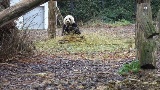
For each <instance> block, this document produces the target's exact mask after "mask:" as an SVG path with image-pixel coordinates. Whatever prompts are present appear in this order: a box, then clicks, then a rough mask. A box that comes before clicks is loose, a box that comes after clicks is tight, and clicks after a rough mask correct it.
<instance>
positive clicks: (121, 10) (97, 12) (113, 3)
mask: <svg viewBox="0 0 160 90" xmlns="http://www.w3.org/2000/svg"><path fill="white" fill-rule="evenodd" d="M135 1H136V0H74V1H73V0H70V1H63V2H58V7H59V8H60V10H61V13H62V15H63V16H66V15H68V14H72V15H73V16H74V17H75V19H76V21H78V22H80V21H82V22H87V21H89V20H91V19H99V20H101V21H103V22H114V21H119V20H121V19H125V20H127V21H130V22H133V21H134V20H135V11H136V2H135ZM151 5H152V9H153V17H154V18H155V17H156V15H157V11H158V10H159V8H160V0H152V2H151Z"/></svg>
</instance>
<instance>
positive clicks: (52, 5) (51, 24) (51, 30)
mask: <svg viewBox="0 0 160 90" xmlns="http://www.w3.org/2000/svg"><path fill="white" fill-rule="evenodd" d="M56 6H57V2H56V1H53V0H50V1H49V4H48V8H49V14H48V15H49V16H48V17H49V19H48V37H49V38H55V37H56V26H57V25H56V23H57V18H56V9H57V8H56Z"/></svg>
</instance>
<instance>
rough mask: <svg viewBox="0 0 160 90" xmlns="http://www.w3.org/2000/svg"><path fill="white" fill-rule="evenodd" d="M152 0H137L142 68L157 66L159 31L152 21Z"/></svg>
mask: <svg viewBox="0 0 160 90" xmlns="http://www.w3.org/2000/svg"><path fill="white" fill-rule="evenodd" d="M150 1H151V0H137V15H136V49H137V52H136V53H137V59H138V60H140V65H141V68H143V69H154V68H156V49H157V48H156V42H155V40H154V39H153V37H154V36H156V35H158V34H159V32H158V31H157V30H156V28H155V27H154V25H153V23H152V12H151V6H150Z"/></svg>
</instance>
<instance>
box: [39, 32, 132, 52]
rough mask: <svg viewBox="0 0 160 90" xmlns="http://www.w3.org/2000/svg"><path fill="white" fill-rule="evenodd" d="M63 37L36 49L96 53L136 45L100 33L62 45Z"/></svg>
mask: <svg viewBox="0 0 160 90" xmlns="http://www.w3.org/2000/svg"><path fill="white" fill-rule="evenodd" d="M63 39H64V38H63V37H57V38H56V39H51V40H47V41H40V42H37V43H36V48H37V50H38V51H40V52H45V53H49V54H61V53H68V54H73V53H95V52H104V51H110V52H112V51H116V50H120V49H128V48H129V46H130V45H131V44H134V40H133V39H129V38H126V39H124V38H123V39H120V38H116V37H113V36H111V35H102V34H99V33H89V34H85V35H84V39H83V40H81V42H78V41H73V42H67V43H64V44H60V43H59V40H63ZM128 42H129V43H128Z"/></svg>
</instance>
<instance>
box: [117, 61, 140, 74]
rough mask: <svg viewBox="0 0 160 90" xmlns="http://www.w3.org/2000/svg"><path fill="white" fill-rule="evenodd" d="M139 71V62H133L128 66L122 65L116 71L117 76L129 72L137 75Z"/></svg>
mask: <svg viewBox="0 0 160 90" xmlns="http://www.w3.org/2000/svg"><path fill="white" fill-rule="evenodd" d="M139 71H140V62H139V60H134V61H132V62H131V63H129V64H124V65H123V66H122V67H121V68H120V69H119V71H118V73H119V74H121V75H125V74H127V73H129V72H132V73H137V72H139Z"/></svg>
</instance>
